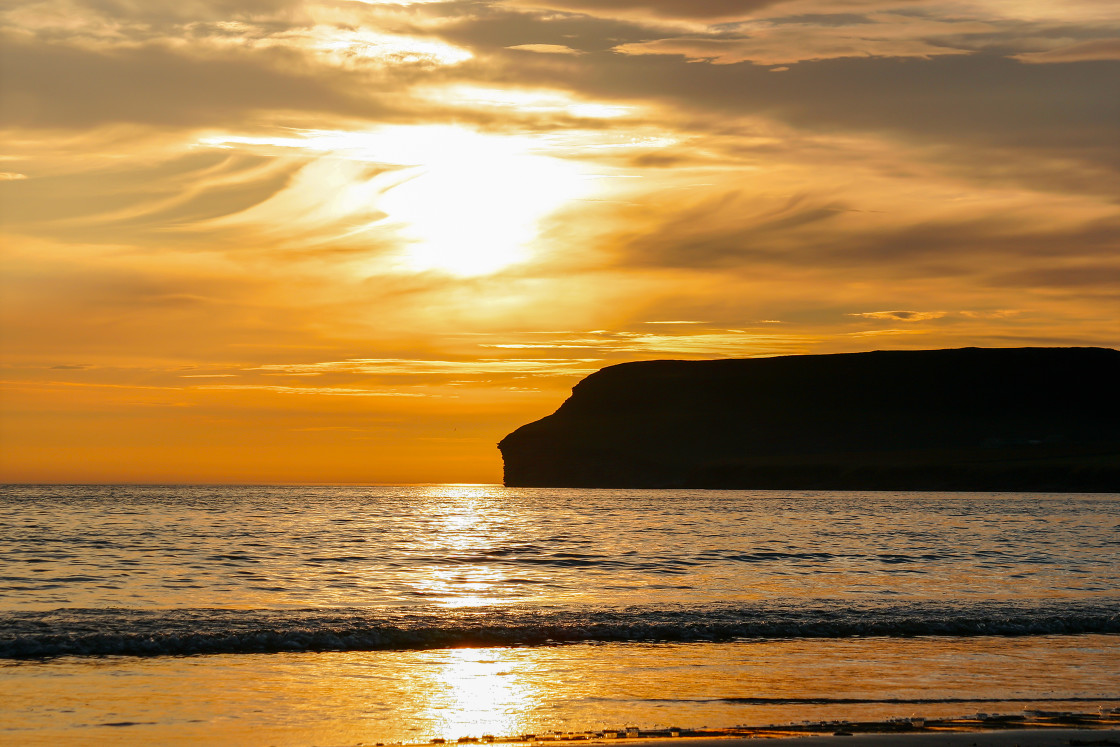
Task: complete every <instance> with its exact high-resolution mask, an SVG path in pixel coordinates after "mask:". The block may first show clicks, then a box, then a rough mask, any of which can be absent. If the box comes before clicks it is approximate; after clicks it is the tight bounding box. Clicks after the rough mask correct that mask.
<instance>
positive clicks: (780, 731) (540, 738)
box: [367, 708, 1120, 747]
mask: <svg viewBox="0 0 1120 747" xmlns="http://www.w3.org/2000/svg"><path fill="white" fill-rule="evenodd" d="M757 739H796V740H797V744H798V745H805V746H806V747H809V746H810V745H818V744H843V745H849V746H850V747H895V746H896V745H897V746H898V747H920V746H924V745H936V747H984V746H985V745H991V746H992V747H1057V746H1058V745H1062V746H1063V747H1064V746H1067V745H1068V746H1071V747H1079V746H1083V747H1092V746H1099V747H1112V746H1115V747H1120V708H1112V709H1108V710H1106V711H1103V712H1102V713H1100V714H1092V713H1072V712H1045V711H1032V712H1028V713H1025V714H1023V715H995V714H976V715H974V716H964V717H959V718H940V719H925V718H921V717H917V716H915V717H910V718H898V719H891V720H889V721H865V722H851V721H843V720H840V721H818V722H802V723H790V724H788V725H776V724H772V725H767V726H735V727H728V728H723V729H708V728H701V729H677V728H675V727H670V728H668V729H652V730H648V731H643V730H640V729H637V728H635V727H629V728H626V729H619V730H613V731H612V730H604V731H597V732H591V731H586V732H552V733H550V734H522V735H517V736H505V737H497V736H490V735H486V736H482V737H460V738H458V739H453V740H448V739H432V740H429V741H428V742H419V743H414V745H404V747H419V746H420V745H425V746H427V747H430V746H431V745H456V747H459V746H460V745H480V744H510V745H530V744H531V745H556V746H557V747H565V746H567V745H573V744H577V743H578V744H591V745H602V746H603V747H607V746H608V745H610V746H614V745H621V744H627V745H635V746H636V745H641V747H665V743H666V742H669V741H671V742H673V743H677V744H682V745H687V747H735V745H739V744H740V743H742V742H745V741H747V740H757ZM837 740H839V742H837ZM367 744H368V743H367ZM374 744H375V745H376V747H392V746H394V745H401V743H387V742H377V743H374Z"/></svg>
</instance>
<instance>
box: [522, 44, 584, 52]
mask: <svg viewBox="0 0 1120 747" xmlns="http://www.w3.org/2000/svg"><path fill="white" fill-rule="evenodd" d="M506 49H515V50H518V51H521V52H537V53H539V54H577V55H578V54H584V52H581V51H580V50H578V49H572V48H571V47H566V46H564V45H563V44H515V45H513V46H511V47H506Z"/></svg>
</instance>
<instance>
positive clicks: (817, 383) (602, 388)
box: [498, 348, 1120, 492]
mask: <svg viewBox="0 0 1120 747" xmlns="http://www.w3.org/2000/svg"><path fill="white" fill-rule="evenodd" d="M498 448H499V449H501V451H502V456H503V458H504V460H505V483H506V485H510V486H522V487H526V486H552V487H560V486H566V487H635V488H645V487H702V488H790V489H814V488H817V489H835V490H843V489H865V490H1031V491H1106V492H1120V351H1117V350H1107V349H1103V348H1008V349H981V348H963V349H959V350H924V351H879V352H873V353H851V354H841V355H805V356H784V357H780V358H754V359H743V360H713V361H646V362H641V363H624V364H621V365H617V366H610V367H608V368H604V369H603V370H601V371H598V372H597V373H594V374H592V375H590V376H588V377H587V378H586V379H584V380H583V381H581V382H580V383H579V384H577V385H576V386H575V388H574V389H573V390H572V396H571V398H569V399H568V400H567V401H566V402H565V403H564V404H563V405H562V406H561V407H560V409H558V410H557V411H556V412H555V413H553V414H552V415H549V416H548V417H546V418H543V419H541V420H538V421H536V422H535V423H529V424H528V425H525V426H522V427H521V428H518V429H517V430H516V431H514V432H513V433H511V434H509V435H508V436H506V437H505V438H504V439H502V441H501V443H499V444H498Z"/></svg>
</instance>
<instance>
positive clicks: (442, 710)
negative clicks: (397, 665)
mask: <svg viewBox="0 0 1120 747" xmlns="http://www.w3.org/2000/svg"><path fill="white" fill-rule="evenodd" d="M515 651H516V650H515V649H492V648H491V649H477V648H469V649H467V648H463V649H451V650H448V651H438V652H432V654H431V656H432V658H433V659H435V660H436V662H435V666H434V667H431V668H430V669H427V670H426V671H425V672H424V674H426V675H429V676H430V679H429V678H428V677H416V678H413V679H412V680H411V681H412V683H413V686H414V688H415V698H414V701H413V702H415V703H416V704H417V706H418V707H419V711H420V714H419V715H420V718H421V720H423V721H426V722H428V723H429V724H431V731H432V733H433V734H434V735H436V736H442V737H444V738H448V739H451V738H455V737H459V736H464V735H470V736H475V737H480V736H484V735H486V734H492V735H506V734H520V733H523V732H524V731H525V730H526V728H527V723H526V714H527V713H528V712H529V711H532V710H535V706H537V704H538V703H539V702H540V701H541V700H543V695H544V694H543V693H541V692H539V688H538V686H537V685H536V684H534V683H533V682H532V681H531V680H530V679H529V678H528V677H526V671H525V670H526V669H532V668H533V663H532V660H527V659H526V658H525V657H523V656H512V655H511V653H513V652H515Z"/></svg>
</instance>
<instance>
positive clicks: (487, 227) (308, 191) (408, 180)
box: [200, 125, 595, 276]
mask: <svg viewBox="0 0 1120 747" xmlns="http://www.w3.org/2000/svg"><path fill="white" fill-rule="evenodd" d="M200 143H201V144H203V145H206V146H208V147H217V148H234V147H236V148H242V149H248V150H251V151H256V152H260V153H264V154H268V155H289V156H290V155H292V154H301V153H303V154H308V155H310V156H312V158H311V159H310V160H309V163H308V165H306V166H305V167H304V169H303V170H302V171H301V172H300V175H299V178H297V179H296V180H295V181H294V182H293V184H292V185H290V186H289V188H288V189H287V190H285V191H283V192H282V193H280V194H279V195H277V196H274V197H273V198H272V199H270V200H268V201H266V202H265V203H262V204H261V205H260V206H258V207H257V208H256V209H254V210H250V211H245V212H243V213H242V214H240V215H239V216H238V219H239V220H251V219H254V218H255V219H257V220H260V221H262V222H266V223H270V224H273V225H274V224H276V223H277V222H278V221H281V222H285V223H287V224H291V223H292V222H293V221H299V220H302V221H303V222H305V223H312V224H316V225H315V226H314V227H315V228H316V229H318V230H320V231H326V230H329V227H330V226H343V227H344V228H343V231H342V233H339V234H335V236H334V238H336V239H337V238H339V237H345V238H347V239H350V240H354V239H355V237H359V236H362V235H366V236H369V237H371V239H372V240H376V241H377V242H378V243H383V240H384V238H385V237H386V236H389V237H391V239H390V243H391V244H393V245H395V246H396V247H397V251H396V264H397V266H398V267H399V268H400V269H402V270H404V271H406V272H428V271H435V272H442V273H446V274H450V275H457V276H475V275H485V274H490V273H494V272H498V271H500V270H502V269H505V268H506V267H509V266H511V265H514V264H516V263H518V262H521V261H524V260H526V259H528V258H529V257H530V256H532V253H533V249H534V246H535V245H538V244H539V242H540V239H541V232H542V227H543V223H544V220H545V219H546V218H547V217H548V216H549V215H551V214H553V213H555V212H556V211H557V210H558V209H560V208H561V207H563V206H564V205H565V204H566V203H568V202H570V201H572V200H575V199H579V198H581V197H585V196H587V195H588V190H589V188H590V187H591V183H592V182H593V181H594V179H595V176H594V175H588V174H584V173H583V172H582V171H581V168H580V165H579V162H578V161H576V160H574V159H572V158H563V157H558V156H557V155H554V153H557V152H563V148H561V149H560V151H557V150H556V146H555V144H550V142H549V141H548V140H546V139H544V138H541V137H533V136H530V135H505V134H491V133H483V132H478V131H476V130H473V129H470V128H467V127H463V126H458V125H388V126H382V127H378V128H376V129H372V130H364V131H357V132H354V131H340V130H302V131H297V132H295V134H293V135H286V136H283V137H280V136H273V137H267V136H266V137H244V136H222V137H208V138H204V139H202V140H201V141H200ZM370 166H373V167H376V169H377V170H378V173H376V174H375V175H374V176H372V177H369V176H362V172H363V171H368V167H370ZM367 215H372V216H376V217H374V218H373V219H372V220H370V221H361V220H359V219H357V218H358V216H367Z"/></svg>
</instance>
